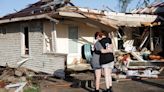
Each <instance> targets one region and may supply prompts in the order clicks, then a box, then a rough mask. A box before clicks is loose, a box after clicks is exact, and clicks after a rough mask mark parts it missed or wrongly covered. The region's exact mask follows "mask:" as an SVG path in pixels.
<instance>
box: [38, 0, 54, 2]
mask: <svg viewBox="0 0 164 92" xmlns="http://www.w3.org/2000/svg"><path fill="white" fill-rule="evenodd" d="M40 1H41V2H50V1H53V0H40Z"/></svg>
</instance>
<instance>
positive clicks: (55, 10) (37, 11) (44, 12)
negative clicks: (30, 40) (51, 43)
mask: <svg viewBox="0 0 164 92" xmlns="http://www.w3.org/2000/svg"><path fill="white" fill-rule="evenodd" d="M57 1H58V0H57ZM69 1H70V0H62V2H60V3H59V2H58V3H57V2H56V0H54V1H52V0H47V1H46V2H43V0H42V1H39V2H36V3H34V4H31V5H29V6H28V7H27V8H25V9H22V10H21V11H19V12H16V13H13V14H9V15H6V16H4V17H2V18H0V24H3V23H10V22H17V21H26V20H32V19H50V20H52V21H54V22H58V19H59V20H60V18H76V19H75V20H76V21H78V20H80V21H82V22H84V23H85V22H89V23H92V24H94V25H97V26H99V25H101V26H103V27H102V28H106V29H108V28H109V27H112V28H113V29H117V28H118V26H128V27H138V26H141V25H142V24H141V23H142V22H150V23H151V22H153V21H155V19H156V16H155V15H142V14H125V13H115V12H107V11H100V10H93V9H87V8H80V7H75V6H74V5H73V4H72V3H71V2H69ZM68 4H69V5H70V6H69V5H68ZM56 19H57V20H56ZM95 22H96V23H95Z"/></svg>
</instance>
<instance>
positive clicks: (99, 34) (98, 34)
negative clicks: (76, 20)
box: [95, 32, 105, 39]
mask: <svg viewBox="0 0 164 92" xmlns="http://www.w3.org/2000/svg"><path fill="white" fill-rule="evenodd" d="M104 35H105V34H104V33H102V32H96V33H95V39H96V37H97V36H99V37H102V36H104Z"/></svg>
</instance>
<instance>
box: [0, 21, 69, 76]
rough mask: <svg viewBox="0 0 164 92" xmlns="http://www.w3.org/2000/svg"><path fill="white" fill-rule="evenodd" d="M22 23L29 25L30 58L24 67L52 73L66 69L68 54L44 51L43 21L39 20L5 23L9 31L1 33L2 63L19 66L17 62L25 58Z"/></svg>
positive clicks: (0, 54)
mask: <svg viewBox="0 0 164 92" xmlns="http://www.w3.org/2000/svg"><path fill="white" fill-rule="evenodd" d="M22 24H27V25H28V27H29V56H27V58H29V60H28V61H26V62H25V63H24V64H23V65H22V67H26V68H29V69H32V70H35V71H41V72H46V73H50V74H53V73H54V72H55V71H58V70H64V68H65V61H66V55H61V54H60V55H58V54H54V53H52V54H46V53H43V28H42V27H43V21H37V20H35V21H29V22H26V23H25V22H21V23H10V24H5V25H3V26H5V27H6V30H7V33H6V34H4V35H1V34H0V56H1V58H0V65H1V66H5V65H6V63H7V64H8V65H9V66H10V67H17V62H19V61H21V60H22V59H23V58H24V57H22V55H21V31H22V29H21V27H22V26H21V25H22Z"/></svg>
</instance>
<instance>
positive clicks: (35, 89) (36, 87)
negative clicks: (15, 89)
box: [23, 86, 40, 92]
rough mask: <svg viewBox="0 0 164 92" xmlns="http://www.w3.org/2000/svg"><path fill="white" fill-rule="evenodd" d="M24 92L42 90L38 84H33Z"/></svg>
mask: <svg viewBox="0 0 164 92" xmlns="http://www.w3.org/2000/svg"><path fill="white" fill-rule="evenodd" d="M23 92H40V91H39V87H38V86H31V87H28V88H26V89H24V91H23Z"/></svg>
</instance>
